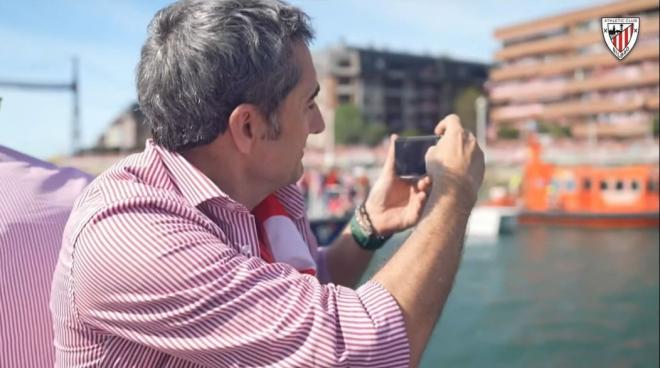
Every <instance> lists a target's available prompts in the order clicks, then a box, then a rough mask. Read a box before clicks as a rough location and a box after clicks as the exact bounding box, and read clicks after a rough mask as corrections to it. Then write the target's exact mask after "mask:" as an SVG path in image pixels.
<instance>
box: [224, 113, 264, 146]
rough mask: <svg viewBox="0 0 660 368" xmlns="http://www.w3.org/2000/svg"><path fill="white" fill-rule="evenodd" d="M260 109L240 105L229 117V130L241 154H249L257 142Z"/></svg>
mask: <svg viewBox="0 0 660 368" xmlns="http://www.w3.org/2000/svg"><path fill="white" fill-rule="evenodd" d="M259 118H260V114H259V109H258V108H257V107H256V106H255V105H252V104H240V105H238V106H237V107H236V108H235V109H234V110H233V111H232V112H231V114H230V115H229V121H228V126H227V130H228V131H229V134H231V137H232V139H233V140H234V144H235V145H236V148H237V149H238V151H239V152H241V153H243V154H248V153H250V151H252V149H253V147H254V144H255V142H256V140H257V133H258V131H257V130H258V125H259V124H258V119H259Z"/></svg>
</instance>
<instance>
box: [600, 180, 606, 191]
mask: <svg viewBox="0 0 660 368" xmlns="http://www.w3.org/2000/svg"><path fill="white" fill-rule="evenodd" d="M600 190H607V182H606V181H605V180H601V181H600Z"/></svg>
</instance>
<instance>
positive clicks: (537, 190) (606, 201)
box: [518, 140, 660, 228]
mask: <svg viewBox="0 0 660 368" xmlns="http://www.w3.org/2000/svg"><path fill="white" fill-rule="evenodd" d="M529 149H530V152H529V154H530V157H529V159H528V162H527V164H526V166H525V170H524V174H523V178H522V183H521V192H522V193H521V195H520V196H521V197H520V198H521V202H522V210H521V213H520V215H519V218H518V222H519V223H521V224H530V223H552V224H558V225H570V226H586V227H608V228H612V227H616V228H641V227H658V226H659V224H660V222H659V216H658V214H659V200H660V199H659V196H658V186H659V185H658V165H657V163H655V164H635V165H625V166H596V165H585V164H582V165H557V164H551V163H547V162H544V161H543V160H542V158H541V151H542V148H541V144H540V143H539V142H538V141H536V140H532V141H530V145H529Z"/></svg>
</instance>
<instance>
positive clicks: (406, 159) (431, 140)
mask: <svg viewBox="0 0 660 368" xmlns="http://www.w3.org/2000/svg"><path fill="white" fill-rule="evenodd" d="M439 139H440V137H438V136H437V135H422V136H416V137H399V138H397V139H396V140H395V141H394V172H395V173H396V175H397V176H398V177H401V178H404V179H417V178H420V177H422V176H424V175H426V162H425V161H424V156H425V155H426V151H428V149H429V148H430V147H431V146H434V145H435V144H436V143H438V140H439Z"/></svg>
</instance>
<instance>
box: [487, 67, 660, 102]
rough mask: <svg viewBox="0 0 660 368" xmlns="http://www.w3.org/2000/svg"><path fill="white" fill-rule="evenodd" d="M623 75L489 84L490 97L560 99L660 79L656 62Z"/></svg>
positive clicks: (522, 100) (645, 84)
mask: <svg viewBox="0 0 660 368" xmlns="http://www.w3.org/2000/svg"><path fill="white" fill-rule="evenodd" d="M637 74H638V75H634V76H627V75H617V74H614V73H613V74H610V75H607V76H603V77H592V78H589V79H586V80H581V81H579V80H571V81H566V80H565V81H547V82H546V81H538V82H529V83H520V84H518V85H508V86H495V87H493V89H492V91H491V94H490V99H491V101H492V102H494V103H498V102H506V101H512V102H536V101H542V100H543V99H551V98H561V97H564V96H569V95H575V94H579V93H584V92H590V91H599V90H616V89H626V88H632V87H642V86H653V85H657V84H658V82H660V73H659V71H658V68H657V65H656V68H655V70H653V71H649V72H641V69H640V73H637Z"/></svg>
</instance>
